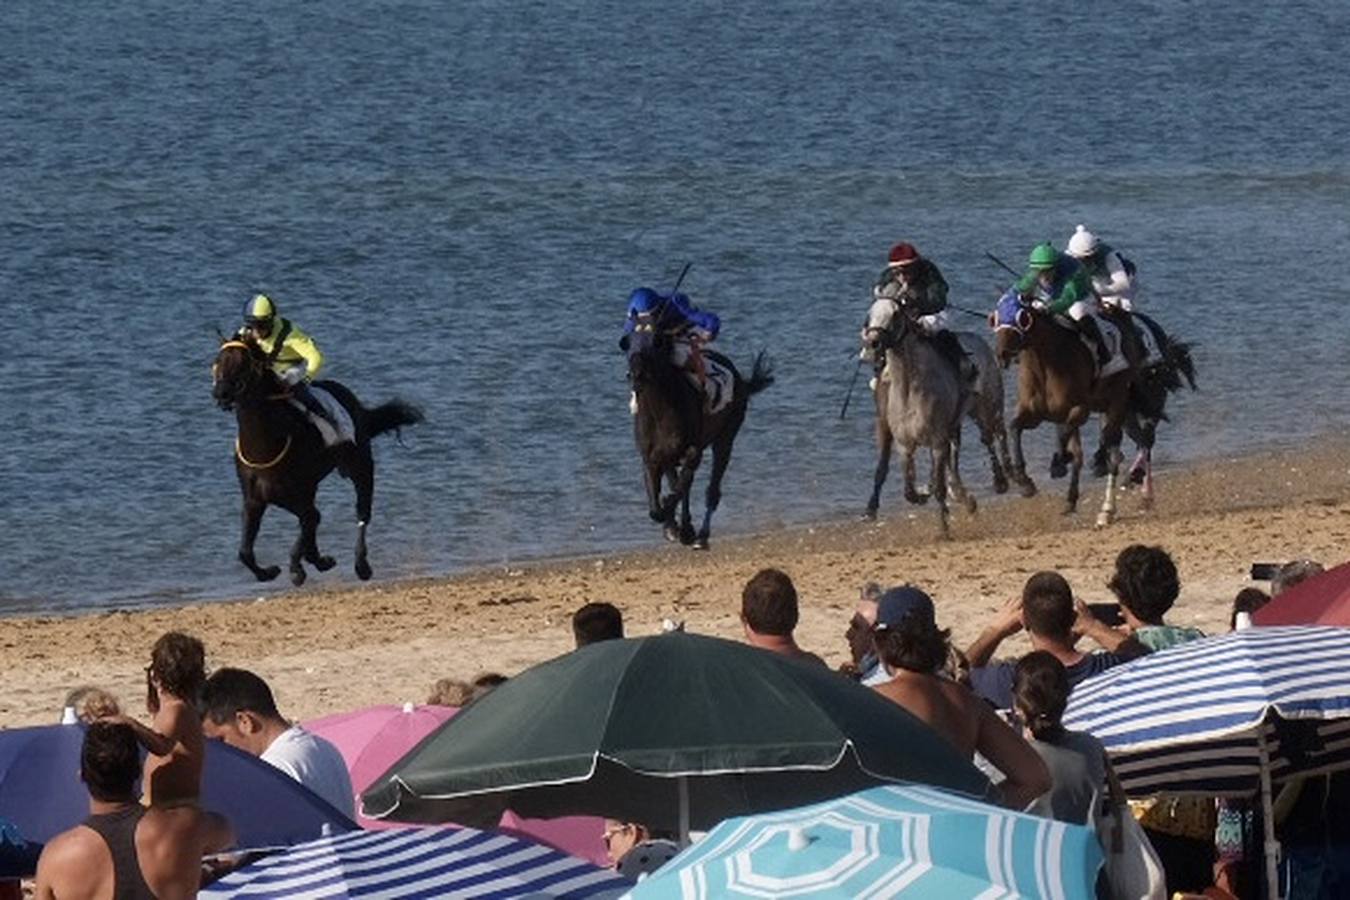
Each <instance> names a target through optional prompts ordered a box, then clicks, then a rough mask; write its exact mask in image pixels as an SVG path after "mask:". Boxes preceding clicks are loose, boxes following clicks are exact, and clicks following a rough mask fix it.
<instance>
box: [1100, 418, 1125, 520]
mask: <svg viewBox="0 0 1350 900" xmlns="http://www.w3.org/2000/svg"><path fill="white" fill-rule="evenodd" d="M1120 439H1121V429H1120V424H1119V423H1116V422H1112V423H1109V424H1108V425H1107V426H1106V427H1105V428H1103V429H1102V443H1103V444H1104V445H1105V446H1106V448H1107V453H1108V454H1109V456H1108V458H1107V464H1108V468H1107V472H1106V495H1105V496H1104V497H1102V508H1101V511H1100V512H1099V513H1097V527H1098V528H1105V527H1106V526H1107V525H1110V524H1111V523H1112V522H1114V521H1115V519H1116V482H1117V480H1118V479H1119V477H1120V463H1121V458H1122V456H1121V452H1120Z"/></svg>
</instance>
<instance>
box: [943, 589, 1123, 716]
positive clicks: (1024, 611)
mask: <svg viewBox="0 0 1350 900" xmlns="http://www.w3.org/2000/svg"><path fill="white" fill-rule="evenodd" d="M1023 626H1025V627H1026V629H1027V636H1028V637H1030V638H1031V646H1032V648H1033V649H1035V650H1045V651H1047V652H1049V653H1050V654H1051V655H1052V656H1054V657H1055V658H1056V659H1058V660H1059V661H1060V662H1061V663H1063V664H1064V668H1065V670H1066V672H1067V673H1068V676H1069V688H1070V690H1072V689H1073V686H1074V685H1076V684H1078V682H1080V681H1082V680H1083V679H1085V678H1089V677H1091V676H1093V675H1096V674H1098V673H1100V672H1104V671H1106V670H1107V669H1109V668H1111V667H1112V666H1117V665H1119V664H1120V663H1123V662H1127V661H1128V660H1131V659H1134V658H1135V657H1137V656H1142V655H1143V654H1145V653H1148V652H1149V649H1148V648H1147V647H1145V646H1144V645H1143V644H1141V643H1140V642H1139V641H1137V640H1135V639H1134V638H1132V637H1127V636H1126V635H1124V634H1122V633H1120V632H1119V631H1116V630H1115V629H1114V628H1111V627H1110V626H1108V625H1106V624H1105V623H1104V622H1101V621H1099V620H1098V619H1096V618H1094V617H1093V615H1092V613H1091V612H1090V611H1089V610H1088V608H1087V606H1086V605H1085V604H1084V603H1083V602H1082V601H1081V600H1075V599H1074V596H1073V590H1072V589H1071V588H1070V587H1069V583H1068V582H1067V581H1065V580H1064V576H1062V575H1060V574H1059V573H1058V572H1037V573H1036V574H1035V575H1032V576H1031V577H1030V578H1028V579H1027V583H1026V586H1025V587H1024V588H1023V589H1022V599H1021V600H1020V601H1018V600H1013V601H1012V602H1011V603H1009V604H1008V605H1007V606H1005V607H1004V608H1003V611H1002V612H1001V613H1000V614H999V616H998V618H997V619H995V620H994V622H993V623H992V624H991V625H989V626H988V627H987V628H985V630H984V632H983V633H981V634H980V636H979V637H978V638H976V639H975V643H973V644H971V645H970V648H969V649H967V650H966V659H967V660H968V661H969V663H970V666H971V669H970V684H971V687H972V688H974V690H975V692H976V693H977V694H979V695H980V696H981V697H983V698H984V699H986V700H988V701H989V702H990V703H992V704H994V706H996V707H998V708H999V709H1009V708H1011V707H1012V701H1013V698H1012V684H1013V671H1014V668H1015V667H1016V664H1017V661H1016V660H1005V661H1002V662H996V663H991V662H990V659H991V658H992V657H993V655H994V651H995V650H997V649H998V645H999V644H1000V643H1002V642H1003V641H1004V639H1006V638H1009V637H1012V636H1013V635H1014V634H1016V633H1017V632H1019V631H1021V630H1022V628H1023ZM1078 635H1086V636H1088V637H1090V638H1092V639H1093V640H1094V641H1096V642H1097V643H1098V644H1100V645H1101V646H1102V647H1104V648H1105V651H1104V652H1103V651H1099V652H1095V653H1082V652H1080V651H1079V650H1077V649H1076V648H1075V647H1074V644H1075V643H1076V642H1077V640H1078Z"/></svg>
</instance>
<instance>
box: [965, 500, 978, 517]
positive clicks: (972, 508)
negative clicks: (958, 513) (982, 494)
mask: <svg viewBox="0 0 1350 900" xmlns="http://www.w3.org/2000/svg"><path fill="white" fill-rule="evenodd" d="M979 510H980V505H979V504H978V503H976V502H975V498H974V497H970V496H967V497H966V512H968V513H970V514H971V515H972V516H973V515H975V513H977V512H979Z"/></svg>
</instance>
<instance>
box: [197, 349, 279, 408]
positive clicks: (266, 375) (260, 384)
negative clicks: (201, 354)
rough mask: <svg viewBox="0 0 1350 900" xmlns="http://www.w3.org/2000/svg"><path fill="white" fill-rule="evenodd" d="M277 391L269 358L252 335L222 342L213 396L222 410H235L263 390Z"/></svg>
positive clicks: (214, 371)
mask: <svg viewBox="0 0 1350 900" xmlns="http://www.w3.org/2000/svg"><path fill="white" fill-rule="evenodd" d="M277 389H278V385H277V383H276V375H275V374H273V372H272V367H271V366H270V365H269V364H268V362H267V355H266V354H265V353H263V351H262V348H261V347H259V346H258V344H257V342H256V341H255V340H254V339H253V338H252V337H251V336H247V335H246V336H242V337H232V338H229V339H227V340H225V341H223V342H222V343H221V345H220V350H219V351H217V353H216V361H215V363H213V364H212V366H211V396H212V397H214V398H215V401H216V404H217V405H218V406H219V407H220V408H221V409H232V408H233V407H234V405H235V404H236V403H238V402H239V401H241V400H244V399H246V398H248V397H251V396H254V395H256V394H257V393H259V392H260V391H262V390H267V391H272V390H277Z"/></svg>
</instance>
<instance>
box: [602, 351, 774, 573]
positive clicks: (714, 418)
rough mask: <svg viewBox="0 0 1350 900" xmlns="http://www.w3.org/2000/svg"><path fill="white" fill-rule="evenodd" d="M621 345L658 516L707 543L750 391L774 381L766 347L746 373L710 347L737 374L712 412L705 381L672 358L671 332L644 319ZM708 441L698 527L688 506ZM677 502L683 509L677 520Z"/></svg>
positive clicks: (672, 532) (673, 534) (683, 538)
mask: <svg viewBox="0 0 1350 900" xmlns="http://www.w3.org/2000/svg"><path fill="white" fill-rule="evenodd" d="M621 346H622V347H623V349H624V350H625V351H626V352H627V353H628V378H629V381H630V382H631V384H632V387H633V392H634V394H635V395H636V399H637V409H636V412H635V414H634V417H633V434H634V436H635V437H636V439H637V448H638V453H640V454H641V455H642V464H643V472H644V475H645V478H646V483H647V511H648V514H649V515H650V516H651V518H652V521H654V522H658V523H660V524H661V525H662V526H664V528H665V533H666V538H667V539H669V540H677V539H678V540H679V541H680V542H681V543H683V544H686V545H693V546H694V547H696V548H698V549H707V547H708V535H709V531H710V529H711V525H712V516H713V512H715V511H716V510H717V505H718V504H719V503H720V502H721V500H722V477H723V476H724V475H725V474H726V471H727V464H728V463H730V462H731V445H732V444H733V443H734V442H735V440H736V434H737V432H739V431H740V429H741V424H742V423H744V422H745V412H746V410H747V409H748V408H749V405H750V398H751V397H752V396H754V395H755V394H758V393H759V392H760V391H762V390H764V389H765V388H766V387H768V386H769V385H771V384H773V375H772V374H771V367H770V366H769V363H768V361H767V360H766V359H765V356H764V354H763V353H762V352H761V353H760V354H759V355H758V356H757V357H755V363H754V368H753V370H752V371H751V374H750V378H749V380H746V379H743V378H742V377H741V375H740V373H739V372H738V371H737V370H736V367H735V366H734V365H732V363H731V360H729V359H727V358H726V357H725V356H722V355H721V354H718V353H711V352H708V351H704V355H705V356H706V357H708V358H709V359H711V360H713V361H715V362H716V363H717V364H718V365H720V366H724V367H725V368H726V369H728V370H729V371H730V372H731V373H732V376H733V383H732V397H731V401H730V402H729V403H727V404H726V405H725V406H723V407H722V408H721V409H720V410H719V411H718V412H716V413H711V414H709V413H706V412H705V411H704V405H703V397H702V396H701V395H700V393H699V391H698V389H697V388H695V387H694V386H693V385H692V384H690V382H689V379H688V377H686V375H685V373H684V372H683V371H682V370H680V369H678V368H677V367H676V366H675V365H674V363H672V362H671V358H670V357H671V345H670V339H669V338H668V337H666V336H665V335H663V334H660V333H658V332H654V331H652V330H651V328H650V326H647V327H645V328H644V327H639V329H638V330H637V331H635V332H634V333H633V334H631V335H627V336H625V338H624V340H623V342H622V344H621ZM709 447H711V448H712V473H711V474H710V475H709V476H708V491H707V495H706V500H705V504H704V510H703V527H702V528H700V529H699V531H698V533H697V534H695V533H694V528H693V522H692V521H691V518H690V513H689V492H690V489H691V488H692V487H693V483H694V473H695V472H697V471H698V467H699V463H700V462H702V461H703V451H704V450H705V449H707V448H709ZM663 481H668V482H669V484H670V487H671V493H670V494H669V495H668V496H666V497H664V498H662V496H661V485H662V482H663ZM677 506H678V507H680V510H681V514H680V524H679V527H678V528H677V527H676V525H675V509H676V507H677Z"/></svg>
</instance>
